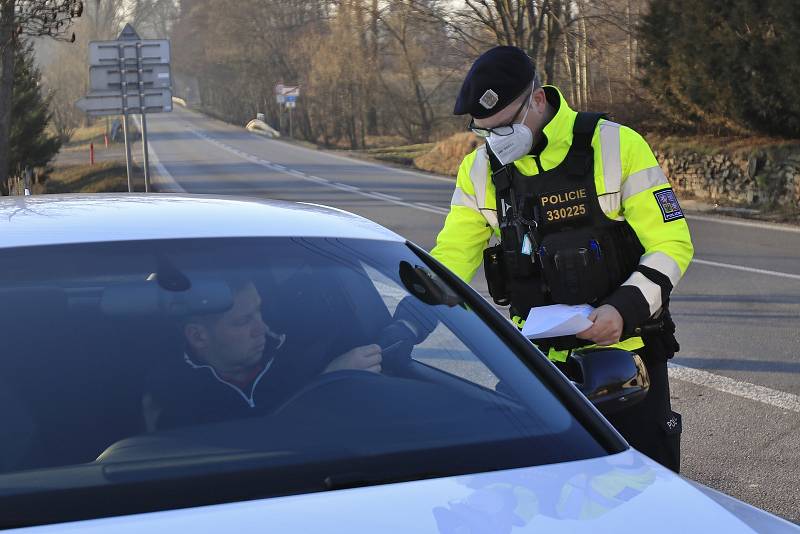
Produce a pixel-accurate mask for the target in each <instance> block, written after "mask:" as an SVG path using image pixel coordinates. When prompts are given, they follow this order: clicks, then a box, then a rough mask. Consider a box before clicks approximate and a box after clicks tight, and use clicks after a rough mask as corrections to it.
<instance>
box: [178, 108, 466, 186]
mask: <svg viewBox="0 0 800 534" xmlns="http://www.w3.org/2000/svg"><path fill="white" fill-rule="evenodd" d="M186 111H187V112H188V113H194V114H196V115H200V116H201V117H202V118H203V119H205V120H215V119H212V118H211V117H208V116H206V115H203V114H202V113H200V112H197V111H194V110H186ZM181 112H183V110H182V111H181ZM226 126H227V125H226ZM245 132H247V130H245ZM248 133H249V132H248ZM252 135H253V136H254V137H255V134H252ZM258 139H260V140H265V139H264V138H263V137H260V136H259V137H258ZM266 140H267V141H270V142H278V143H283V144H284V145H286V146H287V147H291V148H295V149H297V150H305V151H306V152H314V153H316V154H325V155H326V156H330V157H332V158H337V159H341V160H345V161H347V162H349V163H355V164H358V165H364V166H368V167H378V168H380V169H384V170H387V171H392V172H399V173H401V174H410V175H411V176H417V177H419V178H425V179H427V180H434V181H438V182H447V183H449V184H452V185H453V186H455V183H456V180H455V178H454V177H453V178H450V177H447V176H439V175H435V174H427V173H424V172H415V171H411V170H406V169H398V168H395V167H389V166H387V165H381V164H380V163H373V162H371V161H364V160H360V159H356V158H350V157H347V156H342V155H339V154H333V153H331V152H329V151H325V150H317V149H313V148H307V147H304V146H301V145H295V144H292V143H288V142H285V141H283V140H281V139H266Z"/></svg>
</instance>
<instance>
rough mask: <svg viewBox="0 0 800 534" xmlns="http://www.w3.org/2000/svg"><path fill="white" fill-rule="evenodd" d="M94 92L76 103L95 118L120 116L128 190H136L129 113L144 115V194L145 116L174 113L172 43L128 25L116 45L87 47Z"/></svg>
mask: <svg viewBox="0 0 800 534" xmlns="http://www.w3.org/2000/svg"><path fill="white" fill-rule="evenodd" d="M89 86H90V92H89V94H88V95H86V96H85V97H84V98H81V99H80V100H78V101H77V102H76V103H75V105H76V106H78V107H79V108H80V109H82V110H84V111H85V112H86V113H88V114H89V115H91V116H103V115H122V128H123V132H124V137H125V164H126V167H127V171H128V191H129V192H132V191H133V181H132V169H131V147H130V139H129V135H128V131H129V130H128V115H129V114H131V113H138V114H141V117H142V118H141V130H142V156H143V158H144V190H145V191H149V190H150V155H149V151H148V147H147V113H164V112H170V111H172V74H171V71H170V42H169V41H168V40H166V39H141V38H140V37H139V35H138V34H137V33H136V30H134V29H133V27H132V26H131V25H130V24H126V25H125V27H124V28H123V29H122V32H121V33H120V34H119V37H117V40H116V41H92V42H91V43H89Z"/></svg>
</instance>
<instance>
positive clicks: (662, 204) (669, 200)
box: [653, 188, 683, 222]
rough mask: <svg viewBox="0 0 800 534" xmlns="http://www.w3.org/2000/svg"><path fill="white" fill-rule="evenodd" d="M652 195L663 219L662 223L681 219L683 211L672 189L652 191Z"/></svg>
mask: <svg viewBox="0 0 800 534" xmlns="http://www.w3.org/2000/svg"><path fill="white" fill-rule="evenodd" d="M653 194H654V195H655V197H656V202H658V207H659V208H661V215H662V216H663V217H664V222H670V221H675V220H678V219H683V210H682V209H681V205H680V204H678V197H676V196H675V192H674V191H673V190H672V188H668V189H661V190H660V191H654V192H653Z"/></svg>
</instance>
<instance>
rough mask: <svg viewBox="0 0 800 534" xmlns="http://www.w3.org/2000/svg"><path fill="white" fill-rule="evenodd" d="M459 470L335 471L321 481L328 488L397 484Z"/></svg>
mask: <svg viewBox="0 0 800 534" xmlns="http://www.w3.org/2000/svg"><path fill="white" fill-rule="evenodd" d="M459 473H460V472H452V473H448V472H444V471H428V472H423V473H420V472H415V473H413V474H410V473H407V472H406V473H403V474H388V473H365V472H363V471H350V472H345V473H336V474H334V475H328V476H327V477H325V480H324V481H323V483H324V484H325V488H326V489H328V490H331V491H333V490H341V489H351V488H363V487H367V486H379V485H382V484H398V483H400V482H412V481H414V480H424V479H428V478H443V477H449V476H454V475H457V474H459Z"/></svg>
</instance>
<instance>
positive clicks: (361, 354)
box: [323, 345, 382, 373]
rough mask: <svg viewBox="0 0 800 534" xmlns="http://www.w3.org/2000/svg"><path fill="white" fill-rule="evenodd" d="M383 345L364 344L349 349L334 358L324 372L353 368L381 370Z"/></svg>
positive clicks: (376, 371) (374, 371) (372, 370)
mask: <svg viewBox="0 0 800 534" xmlns="http://www.w3.org/2000/svg"><path fill="white" fill-rule="evenodd" d="M381 359H382V358H381V347H380V346H379V345H364V346H362V347H356V348H354V349H352V350H349V351H347V352H345V353H344V354H342V355H341V356H339V357H338V358H336V359H335V360H333V361H332V362H331V363H329V364H328V366H327V367H326V368H325V370H324V371H323V373H330V372H333V371H342V370H345V369H352V370H356V371H371V372H373V373H380V372H381Z"/></svg>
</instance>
